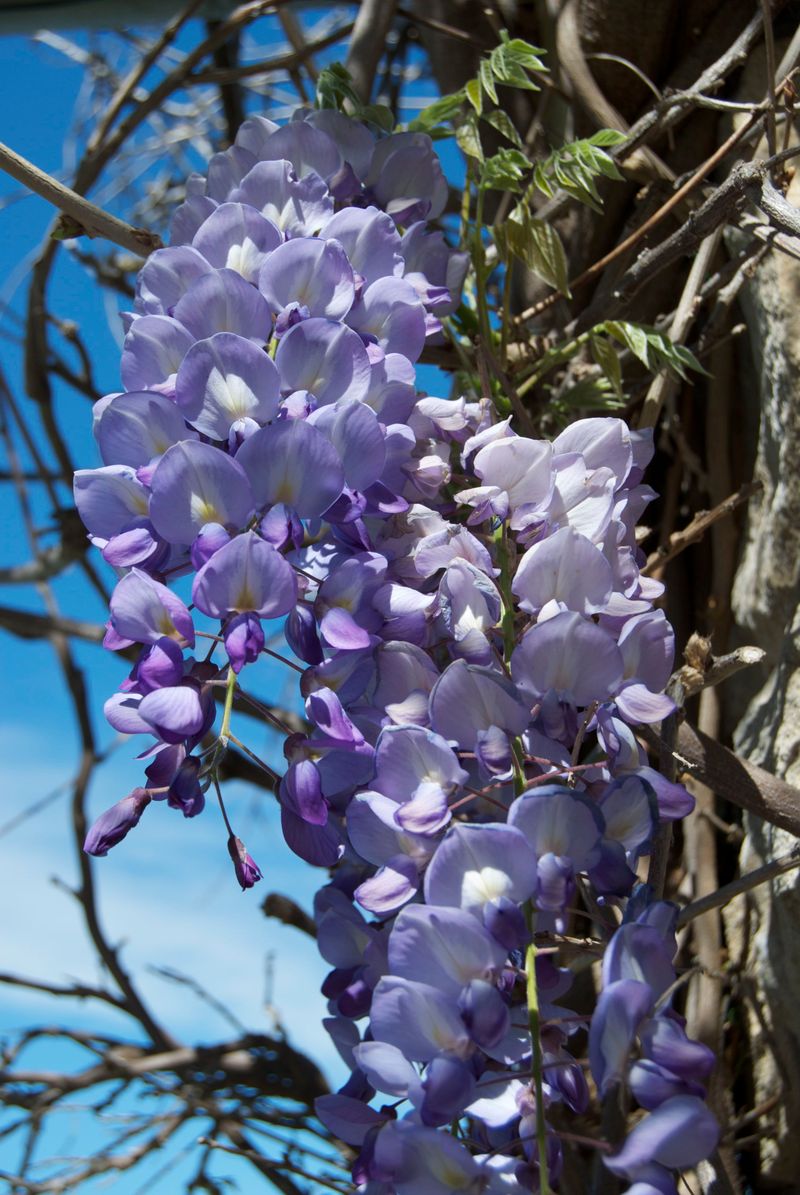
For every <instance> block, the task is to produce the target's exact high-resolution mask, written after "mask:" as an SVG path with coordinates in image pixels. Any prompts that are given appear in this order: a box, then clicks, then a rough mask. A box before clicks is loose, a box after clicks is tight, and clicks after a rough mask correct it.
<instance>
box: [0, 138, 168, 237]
mask: <svg viewBox="0 0 800 1195" xmlns="http://www.w3.org/2000/svg"><path fill="white" fill-rule="evenodd" d="M0 169H2V170H4V171H5V172H6V174H10V175H11V177H12V178H15V179H16V180H17V182H20V183H22V184H23V185H24V186H26V187H27V188H28V189H29V190H30V191H35V192H36V194H37V195H41V197H42V199H46V200H47V202H48V203H52V204H53V206H54V207H57V208H58V209H59V211H61V212H63V213H64V215H65V216H67V217H69V219H68V220H66V221H64V220H62V222H61V224H60V226H59V227H58V230H57V231H55V232H53V233H52V234H51V235H53V236H56V237H57V239H59V240H66V239H68V238H70V237H76V236H88V237H104V238H105V239H106V240H108V241H112V242H113V243H114V244H115V245H121V246H122V248H123V249H129V250H130V251H131V252H132V253H136V254H138V255H139V257H147V255H148V254H149V253H152V252H153V250H154V249H160V248H161V245H162V241H161V237H159V236H156V235H155V233H152V232H148V231H147V230H146V229H144V228H133V227H132V226H131V225H130V224H126V223H125V221H124V220H120V219H118V218H117V217H116V216H112V215H111V213H110V212H104V211H103V209H102V208H99V207H98V206H97V205H96V204H94V203H90V201H89V200H88V199H84V197H83V196H82V195H79V194H78V193H77V192H76V191H73V190H72V189H71V188H70V187H66V186H64V184H63V183H60V182H59V181H58V180H57V179H55V178H53V177H52V175H49V174H46V173H45V172H44V170H40V169H39V167H38V166H34V164H33V162H29V161H28V160H27V158H23V157H22V156H21V155H20V154H18V153H15V152H14V150H13V149H9V147H8V146H7V145H3V144H2V142H0Z"/></svg>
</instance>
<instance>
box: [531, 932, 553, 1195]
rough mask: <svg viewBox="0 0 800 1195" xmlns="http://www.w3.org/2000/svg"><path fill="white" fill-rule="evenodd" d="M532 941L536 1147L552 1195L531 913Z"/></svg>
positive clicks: (542, 1191) (543, 1184)
mask: <svg viewBox="0 0 800 1195" xmlns="http://www.w3.org/2000/svg"><path fill="white" fill-rule="evenodd" d="M529 925H530V929H531V941H530V943H529V944H528V949H527V951H526V954H525V972H526V976H527V995H528V1025H529V1027H530V1033H531V1058H532V1066H531V1070H532V1072H533V1091H534V1095H535V1096H536V1146H537V1150H538V1154H539V1195H550V1177H549V1174H548V1169H547V1126H546V1124H545V1119H544V1094H543V1091H542V1070H543V1063H542V1033H541V1021H540V1017H539V988H538V986H537V983H536V955H537V953H538V952H537V949H536V946H535V945H534V942H533V928H534V913H533V910H532V909H529Z"/></svg>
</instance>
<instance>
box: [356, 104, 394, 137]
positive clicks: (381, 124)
mask: <svg viewBox="0 0 800 1195" xmlns="http://www.w3.org/2000/svg"><path fill="white" fill-rule="evenodd" d="M357 115H358V118H359V120H363V121H364V122H365V123H366V124H374V125H376V126H377V128H379V129H381V130H382V131H383V132H384V133H391V132H392V131H393V129H394V112H392V110H391V108H387V107H386V105H385V104H365V105H364V107H363V108H362V107H359V108H358V109H357Z"/></svg>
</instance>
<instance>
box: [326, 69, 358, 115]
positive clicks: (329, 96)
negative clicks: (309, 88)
mask: <svg viewBox="0 0 800 1195" xmlns="http://www.w3.org/2000/svg"><path fill="white" fill-rule="evenodd" d="M348 101H349V103H350V104H352V105H353V107H354V108H360V107H361V101H360V99H359V96H358V92H357V91H356V89H355V87H354V86H353V80H352V79H351V78H350V72H349V71H348V69H347V67H346V66H344V64H343V63H341V62H332V63H331V64H330V66H325V67H323V68H322V70H321V71H320V73H319V78H318V79H317V97H316V106H317V108H336V109H338V110H339V111H342V110H343V108H344V105H345V103H346V102H348Z"/></svg>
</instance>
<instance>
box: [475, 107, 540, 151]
mask: <svg viewBox="0 0 800 1195" xmlns="http://www.w3.org/2000/svg"><path fill="white" fill-rule="evenodd" d="M483 119H484V120H485V121H486V122H487V124H490V125H491V126H492V128H494V129H497V131H498V133H500V134H501V136H503V137H505V138H506V140H508V141H511V142H513V144H514V145H516V147H517V149H522V148H523V145H522V138H521V137H520V135H519V133H518V132H517V130H516V128H515V127H514V125H513V123H512V121H511V118H510V116H509V115H508V113H507V112H504V111H503V110H502V108H497V109H496V110H495V111H493V112H484V113H483ZM528 164H529V165H530V163H528Z"/></svg>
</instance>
